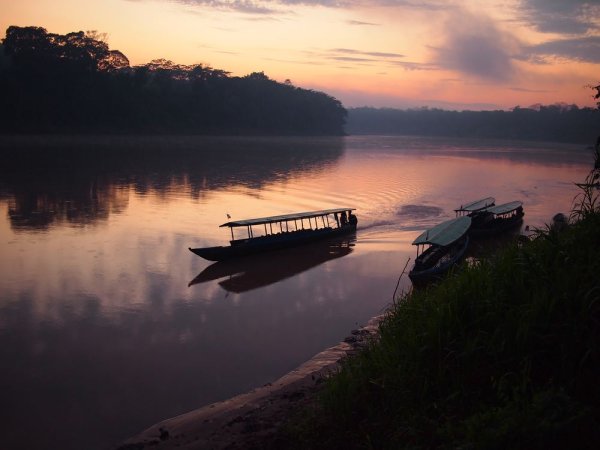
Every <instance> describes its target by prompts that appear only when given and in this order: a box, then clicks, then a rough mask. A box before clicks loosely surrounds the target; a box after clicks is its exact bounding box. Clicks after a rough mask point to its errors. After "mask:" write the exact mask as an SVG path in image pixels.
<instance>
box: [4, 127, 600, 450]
mask: <svg viewBox="0 0 600 450" xmlns="http://www.w3.org/2000/svg"><path fill="white" fill-rule="evenodd" d="M407 142H413V141H407V140H404V141H403V138H394V139H391V140H390V139H380V140H378V139H377V138H372V137H371V138H348V139H347V146H346V150H345V152H344V153H343V155H342V156H341V157H340V158H339V159H337V160H335V159H334V160H333V161H332V160H331V159H328V163H327V166H326V170H325V169H323V166H321V165H319V164H312V165H309V166H306V167H308V168H311V167H312V170H309V169H307V170H301V171H295V172H292V173H287V174H286V175H285V176H282V177H278V178H277V179H275V180H272V181H271V180H269V179H268V178H267V179H264V180H262V182H260V183H258V184H256V183H255V184H253V185H252V186H248V185H247V184H245V183H244V184H236V183H235V181H236V180H235V179H233V180H231V184H222V185H220V186H219V187H218V188H217V189H209V190H207V191H205V192H203V195H201V196H195V195H192V189H190V187H189V184H187V182H186V181H185V180H186V176H185V174H180V175H179V176H178V177H175V178H172V177H171V178H169V180H170V181H169V183H168V184H167V185H164V186H161V185H160V184H158V185H154V186H152V187H150V188H148V189H144V190H143V192H140V190H139V189H138V188H136V185H135V184H127V183H122V184H120V187H119V190H118V192H119V194H118V198H119V202H118V204H119V205H121V206H120V207H119V208H109V209H108V210H109V213H108V214H103V215H102V218H101V220H98V221H95V222H94V221H93V220H90V221H87V222H85V223H83V224H82V223H80V222H78V223H75V224H74V223H72V222H61V221H57V222H55V223H53V225H52V226H51V227H49V228H43V229H38V228H35V227H33V228H23V227H13V224H12V223H11V221H10V220H9V206H8V205H9V203H10V202H11V201H12V200H11V199H10V198H9V199H5V200H2V201H0V242H2V253H1V254H0V270H1V271H2V273H3V277H2V278H0V357H2V358H3V360H5V361H11V362H12V367H11V368H10V369H9V370H7V371H4V372H3V373H2V374H0V382H1V383H2V384H4V385H6V384H10V385H11V386H14V389H11V390H10V393H9V394H7V395H8V398H7V399H6V402H5V405H8V406H6V407H5V408H3V409H2V410H1V412H0V423H1V424H2V425H0V431H1V432H2V433H3V435H5V436H7V438H6V439H7V440H8V442H11V441H10V439H25V438H26V437H27V436H29V438H28V439H30V438H31V436H38V437H39V439H40V440H42V441H43V440H45V438H47V436H49V435H53V436H55V437H56V436H59V437H60V439H63V438H64V442H60V447H61V448H80V446H81V442H87V443H88V444H89V448H98V447H102V446H106V445H109V444H110V443H112V442H115V441H118V440H119V439H121V438H124V437H126V436H127V435H130V434H133V433H135V432H137V431H140V430H141V429H143V428H144V427H146V426H148V425H150V424H151V423H153V422H156V421H158V420H160V419H162V418H165V417H168V416H172V415H175V414H179V413H182V412H185V411H187V410H190V409H192V408H195V407H198V406H202V405H203V404H206V403H209V402H213V401H216V400H220V399H223V398H226V397H228V396H231V395H234V394H236V393H239V392H243V391H245V390H247V389H250V388H252V387H256V386H258V385H261V384H264V383H266V382H269V381H272V380H273V379H275V378H277V377H278V376H281V375H283V374H284V373H285V372H287V371H289V370H291V369H293V368H294V367H296V366H297V365H298V364H300V363H301V362H303V361H304V360H306V359H308V358H310V357H311V356H312V355H314V354H315V353H317V352H319V351H320V350H322V349H324V348H326V347H328V346H330V345H333V344H335V343H336V342H338V341H339V340H340V339H342V338H343V337H344V336H345V335H347V334H348V333H349V332H350V330H351V329H352V328H354V327H356V326H357V324H364V323H365V322H366V321H367V320H368V319H369V318H370V317H372V316H373V315H376V314H379V313H380V312H381V311H382V309H383V308H385V306H386V305H387V304H388V303H389V301H390V300H391V297H392V294H393V291H394V287H395V286H396V282H397V279H398V276H399V274H400V271H401V270H402V268H403V267H404V264H405V263H406V260H407V258H408V257H409V256H410V257H411V258H412V257H414V255H413V249H412V248H411V246H410V242H411V241H412V239H413V238H414V237H415V236H416V235H417V234H419V232H420V230H421V229H422V228H423V227H425V226H428V225H429V224H431V225H434V224H435V223H436V222H437V221H439V220H442V219H443V218H445V217H450V216H452V215H453V211H452V210H453V209H454V208H455V207H456V206H457V205H459V204H461V203H464V202H465V201H469V200H473V199H475V198H479V197H484V196H488V195H493V196H495V197H496V199H497V201H498V202H505V201H510V200H516V199H520V200H523V202H524V207H525V212H526V216H525V223H526V224H530V225H542V224H543V223H544V222H545V221H548V220H549V218H550V217H551V216H552V215H553V214H554V213H556V212H558V211H563V212H566V211H568V210H569V207H570V205H571V201H572V198H573V196H574V195H575V194H576V193H577V191H576V189H575V187H574V186H573V184H572V182H573V181H576V180H581V179H583V177H584V176H585V174H586V172H587V170H588V162H591V157H588V156H589V155H587V154H582V153H569V154H566V155H565V160H566V163H564V164H560V163H559V162H557V161H556V158H555V157H553V159H552V163H550V164H544V163H543V162H542V160H540V154H539V153H540V150H539V149H538V148H536V149H535V151H532V152H530V153H531V154H532V156H531V157H530V158H529V159H528V158H523V156H522V155H521V157H520V159H519V162H514V161H511V159H509V158H507V157H506V155H505V154H506V153H507V151H506V150H503V151H501V152H500V153H502V155H499V154H498V152H497V151H496V150H489V149H488V150H486V151H484V152H483V154H481V153H477V152H475V151H471V150H469V151H468V152H465V151H457V148H456V147H454V148H451V149H449V150H448V151H442V152H440V151H439V150H435V147H434V150H435V151H432V150H431V149H426V150H421V151H419V152H417V151H414V150H412V147H411V145H413V144H410V145H408V144H407ZM414 142H416V144H419V145H421V146H422V145H423V143H422V142H421V141H418V140H416V141H414ZM414 142H413V143H414ZM382 144H385V147H383V146H382ZM375 145H377V146H379V148H376V147H375ZM403 146H404V147H403ZM406 146H408V147H409V148H408V150H406ZM458 150H460V147H459V148H458ZM521 151H525V150H523V149H521ZM508 153H509V152H508ZM574 154H575V155H580V156H576V157H573V156H572V155H574ZM266 173H268V172H266ZM177 179H178V180H181V181H180V184H177V182H175V181H173V180H177ZM340 204H342V205H349V206H353V207H356V208H357V209H358V211H357V212H358V218H359V231H358V233H357V242H356V245H355V247H354V249H353V251H352V252H351V253H350V254H348V255H347V256H343V257H341V258H337V259H332V260H329V261H327V262H324V263H322V264H320V265H317V266H314V267H312V268H310V269H308V270H306V271H304V272H301V273H299V274H297V275H295V276H292V277H290V278H286V279H285V280H283V281H280V282H277V283H275V284H271V285H268V286H265V287H263V288H259V289H254V290H250V291H247V292H244V293H242V294H236V293H231V292H227V291H226V290H224V289H223V288H222V287H221V286H219V284H218V283H219V281H222V280H215V281H211V282H206V283H201V284H197V285H193V286H190V287H188V283H189V282H190V281H191V280H193V279H194V277H196V275H198V274H199V273H200V272H201V271H203V270H204V269H205V268H206V267H207V266H209V264H210V263H209V262H208V261H204V260H202V259H201V258H198V257H197V256H195V255H193V254H192V253H190V252H189V251H187V247H189V246H202V245H213V244H215V245H216V244H219V243H225V242H227V239H228V237H229V234H228V231H227V230H226V229H220V228H219V227H218V225H220V224H221V223H223V222H225V221H226V214H227V213H229V214H230V215H231V216H232V218H235V219H243V218H250V217H258V216H267V215H272V214H281V213H287V212H294V211H305V210H313V209H324V208H328V207H332V206H336V205H340ZM406 205H413V210H414V207H416V208H418V207H419V206H423V205H424V206H427V207H428V208H424V209H423V210H424V211H431V212H432V213H431V216H429V217H427V216H424V217H421V216H419V217H418V218H417V219H415V217H413V216H410V215H406V214H404V215H403V214H402V211H403V207H404V206H406ZM409 210H410V208H409ZM404 211H406V209H404ZM92 219H93V218H92ZM406 287H407V285H406V281H404V282H403V283H402V285H401V289H402V288H406ZM30 414H32V415H33V420H29V415H30ZM42 417H43V418H44V419H43V420H41V419H40V420H41V423H38V422H37V421H36V419H37V418H42ZM56 430H62V432H58V433H57V432H56ZM73 430H80V433H81V435H80V436H76V433H75V432H74V431H73ZM86 436H87V437H86ZM56 439H59V438H56ZM80 439H81V440H80ZM90 441H92V442H93V444H90ZM96 444H97V446H96ZM32 445H34V444H32ZM95 446H96V447H95ZM50 447H52V448H55V447H56V442H54V441H53V445H51V446H50ZM50 447H49V448H50ZM40 448H41V447H40Z"/></svg>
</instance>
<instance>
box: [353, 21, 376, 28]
mask: <svg viewBox="0 0 600 450" xmlns="http://www.w3.org/2000/svg"><path fill="white" fill-rule="evenodd" d="M346 23H347V24H348V25H356V26H372V27H378V26H380V24H378V23H371V22H361V21H360V20H348V21H347V22H346Z"/></svg>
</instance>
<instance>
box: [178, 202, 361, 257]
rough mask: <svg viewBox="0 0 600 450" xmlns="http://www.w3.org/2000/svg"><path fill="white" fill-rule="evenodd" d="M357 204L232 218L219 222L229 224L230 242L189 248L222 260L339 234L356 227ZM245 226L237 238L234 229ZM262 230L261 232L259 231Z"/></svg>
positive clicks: (199, 253) (193, 251)
mask: <svg viewBox="0 0 600 450" xmlns="http://www.w3.org/2000/svg"><path fill="white" fill-rule="evenodd" d="M355 209H356V208H333V209H324V210H320V211H308V212H301V213H295V214H284V215H279V216H270V217H261V218H257V219H245V220H235V221H231V222H227V223H224V224H222V225H220V226H221V227H229V229H230V231H231V240H230V241H229V245H226V246H217V247H203V248H190V249H189V250H190V251H191V252H192V253H194V254H196V255H198V256H201V257H202V258H204V259H208V260H209V261H224V260H227V259H231V258H236V257H240V256H246V255H252V254H255V253H261V252H266V251H270V250H277V249H281V248H288V247H295V246H298V245H302V244H305V243H308V242H314V241H318V240H321V239H328V238H332V237H336V236H342V235H345V234H347V233H351V232H354V231H356V224H357V222H358V220H357V218H356V216H355V215H354V214H353V213H352V211H355ZM239 228H243V229H246V232H247V237H244V238H241V239H236V238H235V236H234V230H235V229H239ZM261 233H262V234H261Z"/></svg>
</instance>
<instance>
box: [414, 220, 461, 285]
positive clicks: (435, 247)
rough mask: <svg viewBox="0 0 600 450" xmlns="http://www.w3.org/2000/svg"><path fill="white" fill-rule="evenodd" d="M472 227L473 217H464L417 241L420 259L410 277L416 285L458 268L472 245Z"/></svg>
mask: <svg viewBox="0 0 600 450" xmlns="http://www.w3.org/2000/svg"><path fill="white" fill-rule="evenodd" d="M470 227H471V217H469V216H461V217H457V218H455V219H450V220H447V221H445V222H442V223H440V224H438V225H436V226H435V227H433V228H430V229H429V230H425V231H424V232H423V233H421V235H419V237H417V238H416V239H415V240H414V241H413V245H416V246H417V258H416V259H415V265H414V267H413V268H412V270H411V271H410V272H409V274H408V276H409V278H410V279H411V281H412V282H413V284H425V283H428V282H430V281H433V280H435V279H438V278H441V277H442V276H443V275H444V274H445V273H446V272H448V270H450V268H451V267H452V266H454V265H455V264H457V263H458V262H459V261H460V259H461V258H462V257H463V255H464V254H465V251H466V250H467V247H468V245H469V234H468V233H469V228H470ZM421 249H423V250H422V252H421V253H420V252H419V250H421Z"/></svg>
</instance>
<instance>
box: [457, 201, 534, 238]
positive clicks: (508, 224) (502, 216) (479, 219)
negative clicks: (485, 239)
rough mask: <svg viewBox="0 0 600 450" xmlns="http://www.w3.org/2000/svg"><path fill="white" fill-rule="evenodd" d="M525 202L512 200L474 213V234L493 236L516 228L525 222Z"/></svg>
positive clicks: (472, 231)
mask: <svg viewBox="0 0 600 450" xmlns="http://www.w3.org/2000/svg"><path fill="white" fill-rule="evenodd" d="M524 215H525V212H524V211H523V202H521V201H512V202H508V203H503V204H502V205H496V206H490V207H488V208H485V209H482V210H480V211H477V212H475V213H474V214H472V218H473V223H472V226H471V230H470V232H469V233H470V234H471V235H472V236H492V235H495V234H499V233H502V232H504V231H508V230H510V229H513V228H516V227H518V226H520V225H521V224H522V223H523V216H524Z"/></svg>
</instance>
